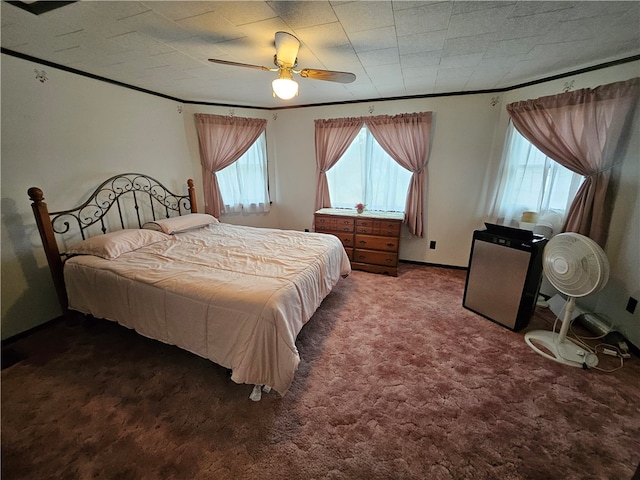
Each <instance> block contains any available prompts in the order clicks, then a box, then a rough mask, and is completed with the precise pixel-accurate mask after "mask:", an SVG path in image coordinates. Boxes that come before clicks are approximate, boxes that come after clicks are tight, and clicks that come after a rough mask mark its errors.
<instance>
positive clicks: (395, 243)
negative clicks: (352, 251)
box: [354, 234, 400, 252]
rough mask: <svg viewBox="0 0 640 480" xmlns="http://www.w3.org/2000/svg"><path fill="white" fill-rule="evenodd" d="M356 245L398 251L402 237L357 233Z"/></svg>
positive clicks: (357, 246) (370, 248)
mask: <svg viewBox="0 0 640 480" xmlns="http://www.w3.org/2000/svg"><path fill="white" fill-rule="evenodd" d="M354 245H355V247H356V248H364V249H367V250H384V251H387V252H397V251H398V247H399V245H400V239H398V238H393V237H384V236H376V235H360V234H356V238H355V244H354Z"/></svg>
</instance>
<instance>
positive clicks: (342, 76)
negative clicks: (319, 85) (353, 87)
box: [300, 68, 356, 83]
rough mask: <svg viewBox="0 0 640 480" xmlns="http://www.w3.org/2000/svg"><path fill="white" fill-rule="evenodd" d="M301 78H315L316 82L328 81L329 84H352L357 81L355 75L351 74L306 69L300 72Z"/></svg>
mask: <svg viewBox="0 0 640 480" xmlns="http://www.w3.org/2000/svg"><path fill="white" fill-rule="evenodd" d="M300 76H301V77H304V78H313V79H315V80H326V81H328V82H338V83H351V82H353V81H354V80H355V79H356V76H355V74H353V73H349V72H333V71H331V70H314V69H313V68H305V69H304V70H301V71H300Z"/></svg>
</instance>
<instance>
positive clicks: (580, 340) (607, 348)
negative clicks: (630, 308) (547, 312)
mask: <svg viewBox="0 0 640 480" xmlns="http://www.w3.org/2000/svg"><path fill="white" fill-rule="evenodd" d="M565 308H566V303H565V304H564V305H563V306H562V308H561V309H560V312H559V314H558V315H556V318H555V320H554V322H553V328H552V331H553V333H556V325H557V324H558V320H560V316H561V315H562V316H564V311H565ZM569 321H570V322H571V323H570V324H569V330H568V331H569V332H571V334H572V336H571V337H569V334H568V333H567V337H569V338H571V340H573V341H574V342H576V343H577V344H578V345H579V346H580V347H582V348H583V349H584V350H585V360H584V361H583V362H582V369H583V370H587V369H589V368H593V369H595V370H599V371H601V372H604V373H612V372H615V371H617V370H620V369H621V368H622V367H623V366H624V353H623V352H621V351H620V349H619V348H618V347H616V346H615V345H610V344H608V343H599V344H598V345H596V346H595V347H591V346H589V345H588V344H587V343H586V342H585V340H600V339H601V338H604V337H605V336H606V334H605V335H600V336H597V337H584V336H580V335H577V334H576V333H575V332H574V331H573V328H572V327H573V322H574V321H575V319H570V320H569ZM611 329H613V324H612V325H611V326H610V328H609V331H611ZM599 349H601V353H603V354H605V355H609V356H613V357H618V358H620V365H619V366H617V367H615V368H612V369H605V368H601V367H598V366H597V365H595V366H591V365H589V362H587V357H588V356H589V355H595V357H596V359H597V358H598V351H599ZM558 353H559V354H560V356H562V353H561V352H558ZM562 358H564V357H562ZM564 359H565V360H571V359H568V358H564Z"/></svg>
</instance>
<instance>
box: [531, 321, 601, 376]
mask: <svg viewBox="0 0 640 480" xmlns="http://www.w3.org/2000/svg"><path fill="white" fill-rule="evenodd" d="M524 340H525V342H527V345H529V346H530V347H531V348H532V349H533V350H534V351H535V352H536V353H539V354H540V355H542V356H543V357H545V358H548V359H549V360H553V361H554V362H558V363H562V364H564V365H570V366H572V367H583V366H584V365H586V366H587V367H589V368H591V367H595V366H596V365H598V357H597V355H595V354H593V353H591V352H588V351H586V350H585V349H584V348H582V347H580V346H579V345H577V344H575V343H574V342H572V341H571V340H569V339H567V338H561V337H560V335H559V334H558V333H555V332H548V331H546V330H533V331H531V332H527V333H526V334H525V336H524ZM541 347H542V348H544V350H543V349H542V348H541Z"/></svg>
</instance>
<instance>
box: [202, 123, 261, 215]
mask: <svg viewBox="0 0 640 480" xmlns="http://www.w3.org/2000/svg"><path fill="white" fill-rule="evenodd" d="M195 119H196V128H197V130H198V142H199V145H200V164H201V165H202V183H203V187H204V203H205V212H206V213H208V214H210V215H213V216H214V217H216V218H218V217H220V214H221V213H222V212H223V211H224V202H223V201H222V196H221V195H220V187H219V186H218V178H217V177H216V172H218V171H220V170H222V169H223V168H225V167H228V166H229V165H231V164H232V163H233V162H235V161H236V160H238V159H239V158H240V157H241V156H242V155H243V154H244V153H245V152H246V151H247V150H249V148H250V147H251V145H253V144H254V143H255V141H256V140H257V139H258V137H259V136H260V135H262V132H264V131H265V129H266V128H267V121H266V120H264V119H261V118H242V117H229V116H223V115H207V114H204V113H196V114H195Z"/></svg>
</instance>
